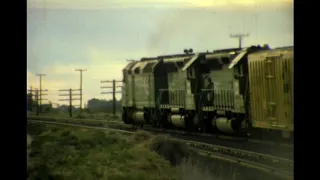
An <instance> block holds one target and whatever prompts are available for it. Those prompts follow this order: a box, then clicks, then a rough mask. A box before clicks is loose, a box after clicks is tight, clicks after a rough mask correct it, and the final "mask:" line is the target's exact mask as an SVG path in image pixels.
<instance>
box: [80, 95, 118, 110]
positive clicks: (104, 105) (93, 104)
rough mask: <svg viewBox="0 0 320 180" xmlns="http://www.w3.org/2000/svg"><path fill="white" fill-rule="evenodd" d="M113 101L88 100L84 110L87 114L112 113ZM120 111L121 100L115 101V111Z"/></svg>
mask: <svg viewBox="0 0 320 180" xmlns="http://www.w3.org/2000/svg"><path fill="white" fill-rule="evenodd" d="M112 108H113V101H112V100H104V99H96V98H93V99H90V100H88V103H87V107H86V109H87V110H88V111H89V112H112ZM120 109H121V100H120V101H118V100H116V110H117V112H119V111H120Z"/></svg>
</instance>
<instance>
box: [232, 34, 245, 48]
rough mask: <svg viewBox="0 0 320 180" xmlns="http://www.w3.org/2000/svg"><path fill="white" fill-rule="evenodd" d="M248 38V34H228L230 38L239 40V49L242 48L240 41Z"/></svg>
mask: <svg viewBox="0 0 320 180" xmlns="http://www.w3.org/2000/svg"><path fill="white" fill-rule="evenodd" d="M248 36H249V33H247V34H230V37H231V38H238V40H239V48H241V47H242V39H243V38H244V37H248Z"/></svg>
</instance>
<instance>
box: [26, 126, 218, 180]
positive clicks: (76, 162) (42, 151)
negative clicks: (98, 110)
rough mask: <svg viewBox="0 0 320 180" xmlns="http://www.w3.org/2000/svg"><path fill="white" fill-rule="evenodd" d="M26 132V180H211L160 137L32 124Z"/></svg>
mask: <svg viewBox="0 0 320 180" xmlns="http://www.w3.org/2000/svg"><path fill="white" fill-rule="evenodd" d="M28 134H29V135H30V136H29V137H28V143H29V144H30V146H28V169H27V172H28V174H27V175H28V179H43V180H45V179H68V180H73V179H85V180H88V179H89V180H90V179H94V180H95V179H115V180H118V179H119V180H120V179H123V180H130V179H137V180H143V179H146V180H152V179H159V180H160V179H172V180H174V179H186V180H188V179H190V178H191V179H195V178H196V179H202V180H205V179H212V178H210V176H209V175H208V173H206V172H204V171H203V170H200V169H201V168H198V167H197V166H195V165H194V163H196V162H195V161H192V160H187V159H186V158H188V157H191V156H193V155H194V152H192V151H190V150H189V149H188V148H187V147H186V146H185V145H183V144H181V143H179V142H177V141H171V140H169V139H168V138H167V137H164V136H153V135H150V134H149V133H146V132H137V133H136V134H134V136H125V135H121V134H118V133H115V132H105V131H99V130H89V129H83V128H72V127H64V126H55V125H44V124H34V123H30V124H28ZM189 159H190V158H189ZM214 179H217V178H214ZM218 179H219V178H218Z"/></svg>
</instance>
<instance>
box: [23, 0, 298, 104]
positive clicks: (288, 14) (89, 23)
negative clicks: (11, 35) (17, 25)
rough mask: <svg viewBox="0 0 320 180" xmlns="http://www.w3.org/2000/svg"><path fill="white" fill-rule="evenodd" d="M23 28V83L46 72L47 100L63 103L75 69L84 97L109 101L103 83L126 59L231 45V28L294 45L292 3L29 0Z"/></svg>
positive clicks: (117, 75) (74, 83)
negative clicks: (61, 95)
mask: <svg viewBox="0 0 320 180" xmlns="http://www.w3.org/2000/svg"><path fill="white" fill-rule="evenodd" d="M27 26H28V27H27V74H28V85H32V86H34V87H38V86H39V82H38V81H39V80H38V77H36V76H35V74H37V73H45V74H46V76H45V77H44V78H43V87H44V88H45V89H48V90H49V96H48V98H49V99H50V100H51V101H52V102H54V103H60V104H61V102H58V101H57V100H58V99H59V96H58V91H57V90H58V89H66V88H79V72H77V71H75V69H76V68H85V69H87V71H86V72H84V73H83V87H84V101H85V102H86V101H87V100H88V99H91V98H101V99H110V98H111V96H109V95H101V94H100V92H101V89H100V86H101V85H102V84H101V83H100V80H111V79H117V80H121V79H122V74H121V70H122V68H123V67H124V66H125V65H126V63H127V61H126V60H127V59H140V58H141V57H143V56H157V55H161V54H170V53H181V52H183V49H184V48H193V49H194V51H206V50H214V49H220V48H231V47H236V46H238V41H237V40H236V39H232V38H230V37H229V35H230V34H231V33H250V37H247V38H245V39H244V41H243V45H244V46H250V45H257V44H266V43H267V44H269V45H270V46H271V47H279V46H288V45H293V1H292V0H268V1H267V0H197V1H195V0H154V1H151V0H150V1H147V0H108V1H107V0H46V1H44V0H28V10H27ZM105 85H106V84H105ZM120 97H121V95H118V96H117V98H120ZM75 103H76V102H75Z"/></svg>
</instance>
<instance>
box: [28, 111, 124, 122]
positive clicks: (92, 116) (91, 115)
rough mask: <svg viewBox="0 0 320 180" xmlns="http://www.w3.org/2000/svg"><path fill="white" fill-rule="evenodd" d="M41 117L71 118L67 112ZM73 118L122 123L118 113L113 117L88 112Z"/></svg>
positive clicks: (78, 113)
mask: <svg viewBox="0 0 320 180" xmlns="http://www.w3.org/2000/svg"><path fill="white" fill-rule="evenodd" d="M27 114H28V115H36V113H35V112H28V113H27ZM40 115H41V116H49V117H61V118H69V117H70V116H69V113H68V112H65V111H61V112H58V111H54V112H46V113H41V114H40ZM72 118H78V119H95V120H113V121H115V120H119V121H121V114H120V113H119V112H118V113H116V115H113V114H112V113H103V112H99V113H87V112H82V113H80V112H74V113H73V114H72Z"/></svg>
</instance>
